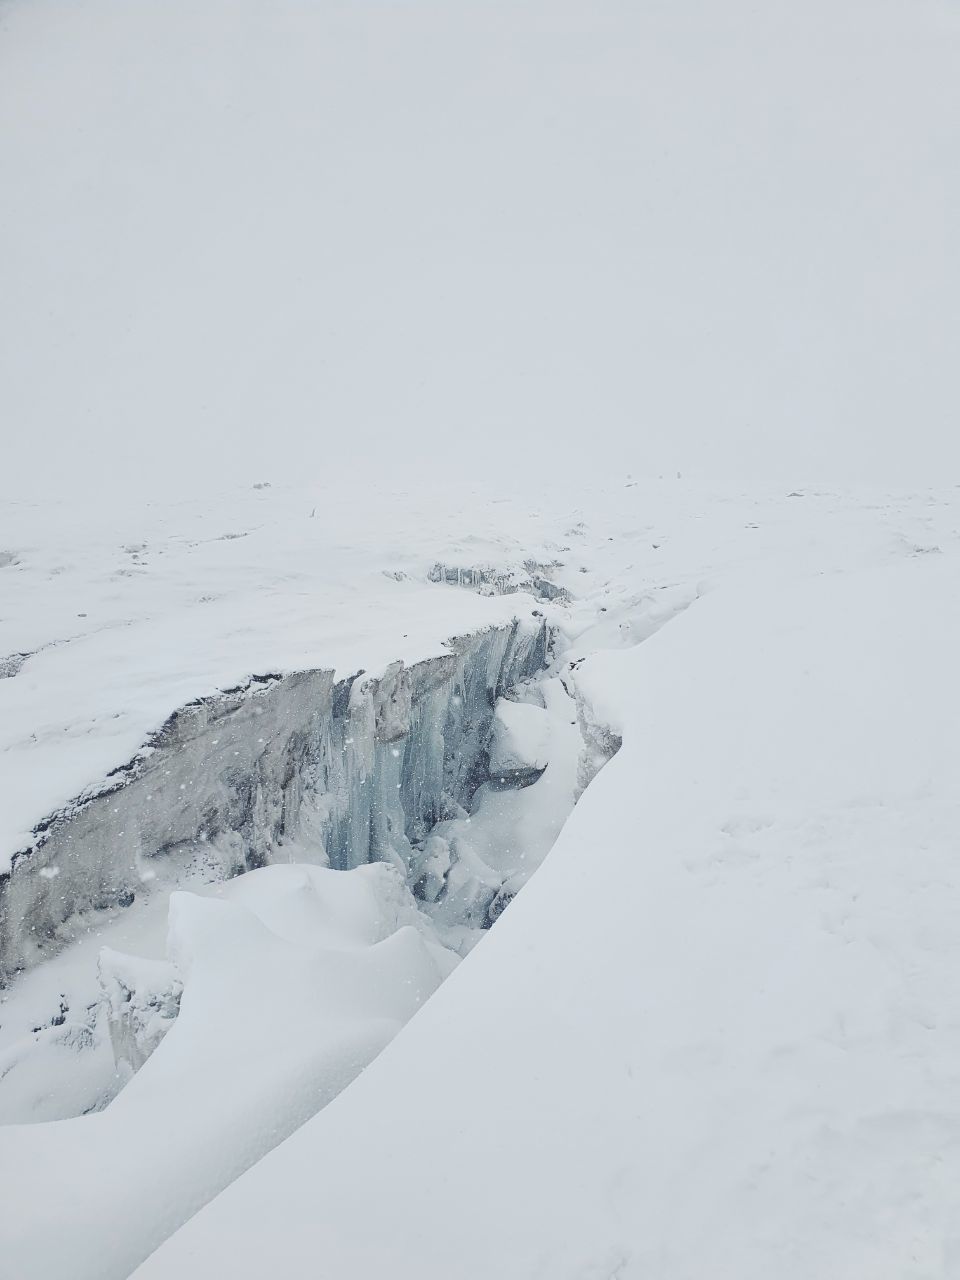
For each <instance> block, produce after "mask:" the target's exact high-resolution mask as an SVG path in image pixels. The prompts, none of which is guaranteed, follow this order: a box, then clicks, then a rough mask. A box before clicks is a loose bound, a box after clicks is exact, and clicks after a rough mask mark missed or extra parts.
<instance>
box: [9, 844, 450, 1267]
mask: <svg viewBox="0 0 960 1280" xmlns="http://www.w3.org/2000/svg"><path fill="white" fill-rule="evenodd" d="M456 960H457V958H456V956H454V955H453V954H452V953H451V952H450V951H448V950H447V949H446V948H445V947H443V946H442V945H441V944H440V943H439V941H438V940H437V938H436V935H435V933H434V931H433V929H432V927H431V925H430V923H429V922H428V921H427V920H426V919H425V918H424V917H423V916H422V915H421V914H420V913H419V911H418V910H417V908H416V905H415V903H414V901H413V899H412V897H411V896H410V894H409V891H408V890H407V889H406V887H405V885H404V883H403V881H402V879H401V878H400V876H399V875H398V874H397V873H396V872H395V871H394V870H392V869H391V868H390V867H388V866H386V865H384V864H376V865H371V866H365V867H359V868H357V869H356V870H353V871H331V870H329V869H328V868H324V867H316V866H305V865H297V864H293V865H288V866H273V867H267V868H264V869H262V870H260V871H254V872H251V873H249V874H248V875H246V876H243V877H241V878H240V879H238V880H234V881H231V882H229V883H227V884H224V885H220V886H217V887H216V888H215V889H212V890H208V891H207V892H206V893H205V894H203V895H201V894H194V893H185V892H179V893H175V894H173V895H172V896H171V899H170V915H169V936H168V959H167V960H166V961H150V960H144V959H141V958H139V957H134V956H125V955H121V954H119V953H117V952H115V951H110V950H107V949H105V950H104V951H103V952H102V953H101V959H100V974H101V982H102V984H103V987H104V990H105V992H106V996H107V1001H106V1003H107V1007H108V1015H109V1019H110V1031H111V1040H112V1043H113V1046H114V1051H115V1053H116V1055H117V1060H118V1070H121V1071H122V1072H124V1074H125V1075H130V1074H131V1072H132V1071H133V1070H135V1069H136V1068H138V1067H139V1070H136V1074H134V1075H132V1078H131V1079H130V1080H129V1083H127V1084H126V1086H125V1087H124V1088H123V1089H122V1091H121V1092H120V1093H119V1094H118V1096H117V1097H116V1098H115V1100H114V1101H113V1102H112V1103H111V1104H110V1105H109V1106H108V1107H107V1108H106V1110H104V1111H103V1112H101V1113H99V1114H93V1115H88V1116H83V1117H81V1118H79V1119H75V1120H65V1121H61V1122H58V1123H52V1124H35V1125H14V1126H10V1127H8V1128H6V1129H4V1131H3V1142H2V1144H0V1182H2V1185H3V1187H4V1196H3V1221H4V1232H3V1234H4V1268H7V1267H9V1269H10V1274H11V1275H16V1276H17V1277H18V1280H50V1278H51V1277H53V1276H68V1275H69V1276H70V1277H71V1278H72V1280H122V1278H123V1277H126V1276H127V1275H129V1273H130V1271H131V1269H132V1268H133V1267H134V1266H135V1265H136V1264H137V1262H138V1261H140V1259H141V1258H143V1257H144V1256H145V1255H146V1254H147V1253H148V1252H149V1251H150V1250H151V1249H152V1248H154V1247H155V1246H156V1245H157V1244H159V1243H160V1241H161V1240H162V1239H164V1238H165V1237H166V1236H168V1235H169V1234H170V1232H171V1231H172V1230H174V1229H175V1228H176V1227H177V1226H178V1225H179V1224H180V1223H181V1222H183V1221H184V1219H185V1218H187V1217H188V1216H189V1215H190V1214H191V1213H193V1212H195V1211H196V1209H197V1208H199V1207H200V1206H201V1205H202V1204H203V1203H204V1202H205V1201H206V1200H209V1199H210V1198H211V1196H213V1195H215V1194H216V1193H217V1192H218V1191H219V1190H220V1189H221V1188H222V1187H223V1186H225V1185H226V1184H227V1183H228V1182H230V1181H231V1180H232V1179H233V1178H235V1177H236V1176H237V1174H238V1173H240V1172H242V1170H243V1169H245V1168H246V1167H247V1166H248V1165H250V1164H251V1163H253V1162H254V1161H255V1160H256V1159H258V1158H259V1157H260V1156H262V1155H263V1154H264V1153H265V1152H266V1151H268V1150H269V1149H270V1148H271V1147H272V1146H275V1145H276V1143H278V1142H280V1141H281V1140H282V1139H283V1138H284V1137H286V1135H287V1134H288V1133H290V1132H291V1131H292V1130H294V1129H295V1128H296V1127H297V1126H298V1125H300V1124H302V1123H303V1121H304V1120H306V1119H307V1118H308V1117H309V1116H311V1115H312V1114H313V1113H314V1112H315V1111H316V1110H318V1108H320V1107H322V1106H324V1105H325V1104H326V1103H327V1102H329V1101H330V1099H331V1098H333V1097H334V1096H335V1095H336V1094H337V1093H339V1092H340V1090H341V1089H343V1088H344V1086H345V1085H346V1084H347V1083H348V1082H349V1081H350V1080H352V1079H353V1078H354V1077H355V1076H356V1075H357V1074H358V1073H359V1072H360V1071H362V1070H363V1068H364V1067H365V1066H366V1064H367V1063H368V1062H370V1060H371V1059H372V1058H373V1057H374V1056H375V1055H376V1054H377V1053H379V1052H380V1050H381V1049H382V1048H383V1047H384V1045H385V1044H386V1043H387V1042H388V1041H389V1040H390V1039H391V1038H392V1037H393V1036H394V1035H395V1034H396V1032H397V1031H398V1030H399V1028H400V1027H401V1026H402V1025H403V1023H404V1022H406V1021H407V1020H408V1019H409V1018H411V1017H412V1016H413V1014H414V1013H416V1011H417V1010H418V1009H419V1008H420V1006H421V1005H422V1004H423V1002H424V1001H425V1000H426V999H427V997H428V996H430V995H431V994H432V993H433V991H434V990H435V989H436V988H437V986H438V985H439V984H440V982H441V981H442V980H443V979H444V978H445V977H446V976H447V975H448V974H449V973H450V972H451V971H452V969H453V968H454V966H455V964H456ZM52 1204H56V1206H57V1229H56V1231H50V1230H47V1229H45V1227H44V1224H48V1223H49V1215H50V1206H51V1205H52ZM5 1274H6V1272H5Z"/></svg>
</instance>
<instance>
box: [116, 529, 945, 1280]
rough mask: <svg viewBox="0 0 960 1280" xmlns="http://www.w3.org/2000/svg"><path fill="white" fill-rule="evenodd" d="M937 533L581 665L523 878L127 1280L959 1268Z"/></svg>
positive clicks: (713, 610)
mask: <svg viewBox="0 0 960 1280" xmlns="http://www.w3.org/2000/svg"><path fill="white" fill-rule="evenodd" d="M929 511H931V508H928V507H923V506H921V507H920V508H919V510H918V513H917V514H918V515H919V514H920V512H924V513H926V512H929ZM952 522H953V517H952V516H950V517H948V524H952ZM943 550H944V552H945V554H939V555H937V554H927V555H919V554H916V553H914V554H910V555H896V556H892V555H890V554H889V553H888V554H887V556H885V557H876V558H873V557H871V559H872V560H874V562H873V563H867V564H864V565H863V566H861V567H859V568H851V567H846V568H843V569H839V568H838V567H837V566H836V565H835V564H833V563H831V562H830V561H829V560H823V559H821V560H819V561H817V560H811V562H810V563H809V565H808V567H807V572H806V573H803V574H797V573H795V572H792V573H782V572H776V573H770V572H763V573H759V574H758V575H757V577H756V578H755V579H754V580H753V581H752V582H749V583H744V584H742V585H740V586H737V587H730V588H728V589H724V588H720V589H718V590H716V591H714V592H712V593H709V594H707V595H706V596H704V597H703V598H702V599H700V600H698V601H697V602H696V604H695V605H693V606H692V607H691V608H690V609H688V610H687V611H686V612H685V613H684V614H683V616H682V617H680V618H678V619H676V620H675V621H674V622H672V623H671V625H670V626H669V627H666V628H664V629H663V630H661V631H660V632H659V634H658V635H656V636H654V637H653V638H652V639H650V640H649V641H647V642H646V643H644V644H642V645H640V646H639V647H630V648H625V649H620V650H616V651H612V652H609V651H608V652H599V653H596V654H594V655H592V656H590V657H588V658H586V659H585V661H584V662H583V664H582V666H581V667H580V668H579V669H578V672H577V681H578V686H579V688H580V689H581V691H582V694H583V696H584V697H585V698H587V699H588V700H589V701H590V702H591V703H592V705H593V707H594V709H595V711H596V713H597V714H598V715H599V716H600V717H602V718H603V719H605V720H607V721H608V722H609V723H610V724H611V725H613V726H615V727H616V728H617V729H618V731H620V732H622V734H623V747H622V749H621V751H620V753H619V754H618V755H617V756H616V758H615V759H614V760H613V761H612V762H611V763H610V764H609V765H608V766H607V768H606V769H605V770H604V771H603V772H602V773H601V774H600V775H599V777H598V778H597V779H596V781H595V782H594V783H593V784H592V786H591V787H590V788H589V789H588V791H587V792H586V794H585V795H584V796H583V798H582V799H581V801H580V804H579V805H578V807H577V808H576V810H575V811H574V814H573V816H572V817H571V819H570V821H569V822H568V824H567V826H566V827H565V829H564V831H563V833H562V834H561V836H560V839H559V841H558V843H557V845H556V847H555V848H554V850H553V852H552V853H551V855H550V857H549V858H548V859H547V862H546V863H545V865H544V866H543V867H542V868H541V870H540V871H539V872H538V873H537V875H536V877H535V878H534V880H533V882H532V883H531V885H530V886H529V887H528V889H527V890H526V891H525V892H524V893H523V894H522V895H521V896H520V897H519V898H518V900H517V901H516V902H515V903H514V904H513V905H512V906H511V908H510V909H509V911H507V912H506V914H505V915H504V917H503V919H502V920H501V921H500V922H499V923H498V924H497V926H496V927H495V929H494V930H493V932H492V934H491V935H490V937H489V938H488V939H487V940H486V941H485V942H484V944H483V946H482V947H480V948H479V949H478V950H477V951H476V952H474V953H473V954H472V955H471V956H470V957H468V959H467V960H466V961H465V962H464V963H463V964H462V965H461V966H460V968H459V969H458V971H457V972H456V973H455V974H454V975H453V976H452V977H451V979H450V980H449V982H448V983H446V984H445V986H444V987H443V988H442V989H441V990H440V991H439V992H438V994H437V995H436V997H434V999H433V1000H431V1002H430V1003H429V1004H428V1005H427V1006H426V1008H425V1009H424V1010H422V1012H421V1013H420V1014H419V1015H418V1017H417V1019H416V1020H415V1021H414V1022H413V1023H412V1024H411V1025H410V1026H409V1027H408V1028H407V1029H406V1030H405V1032H404V1033H403V1034H402V1035H401V1036H400V1037H398V1039H397V1040H396V1041H395V1042H394V1043H393V1045H392V1046H391V1047H390V1048H389V1049H388V1050H386V1051H385V1052H384V1054H383V1055H381V1057H380V1058H378V1059H377V1061H376V1062H375V1063H374V1064H373V1065H372V1066H371V1067H370V1068H369V1069H368V1071H367V1072H366V1073H365V1074H364V1075H363V1076H362V1077H361V1079H360V1080H358V1081H357V1082H356V1083H355V1084H354V1085H353V1086H352V1087H351V1089H349V1090H348V1091H347V1092H346V1093H344V1094H343V1095H341V1096H340V1097H339V1098H338V1099H337V1100H336V1101H335V1102H334V1103H333V1104H332V1105H331V1106H330V1107H329V1108H328V1109H327V1110H326V1111H324V1112H323V1113H322V1114H321V1115H320V1116H318V1117H317V1118H316V1119H314V1120H313V1121H311V1122H309V1123H308V1124H307V1125H306V1126H304V1127H303V1128H302V1129H301V1130H300V1131H299V1132H298V1133H297V1134H295V1135H294V1136H293V1137H292V1138H291V1139H289V1140H288V1141H287V1142H286V1143H284V1144H283V1145H282V1146H281V1147H280V1148H279V1149H278V1150H277V1151H275V1152H274V1153H273V1154H272V1155H271V1156H268V1157H267V1158H266V1159H264V1160H263V1161H262V1162H261V1163H260V1164H259V1165H258V1166H257V1167H256V1168H255V1169H253V1170H252V1171H251V1172H250V1173H248V1174H247V1175H245V1176H244V1177H242V1178H241V1179H239V1180H238V1181H237V1182H236V1183H235V1184H234V1185H233V1186H232V1187H231V1188H230V1189H229V1190H227V1191H226V1192H224V1193H223V1194H222V1195H221V1196H220V1197H219V1198H218V1199H217V1200H216V1201H214V1202H213V1203H212V1204H211V1205H210V1206H208V1208H207V1209H206V1210H204V1211H203V1212H202V1213H201V1214H199V1215H198V1216H197V1217H196V1218H195V1219H194V1220H193V1221H192V1222H190V1223H189V1224H188V1225H187V1226H186V1227H185V1228H183V1230H182V1231H181V1232H180V1233H179V1234H178V1235H177V1236H175V1237H174V1238H173V1239H172V1240H171V1241H169V1242H168V1244H167V1245H166V1246H165V1247H164V1248H162V1249H161V1250H160V1251H159V1252H158V1253H157V1254H156V1255H155V1257H154V1258H152V1259H151V1260H150V1262H149V1263H147V1264H145V1265H144V1267H143V1268H142V1269H141V1270H140V1271H138V1273H137V1275H138V1277H141V1276H142V1277H143V1280H160V1278H161V1277H164V1278H166V1277H174V1276H176V1277H193V1276H196V1277H200V1276H205V1275H209V1274H211V1273H219V1274H228V1275H231V1276H236V1277H244V1276H251V1277H253V1276H256V1275H260V1274H262V1273H263V1271H264V1270H266V1269H270V1270H272V1271H275V1272H279V1273H281V1274H283V1275H288V1276H299V1275H304V1276H305V1275H309V1274H314V1273H315V1271H316V1268H317V1266H318V1265H319V1266H320V1268H321V1271H322V1273H323V1274H329V1275H331V1276H338V1277H357V1280H360V1277H367V1276H370V1275H379V1274H390V1275H394V1276H397V1277H410V1278H411V1280H423V1278H424V1277H437V1280H440V1277H446V1276H449V1275H450V1274H451V1273H455V1274H456V1275H458V1276H462V1277H474V1276H475V1277H477V1278H478V1280H480V1278H481V1277H489V1276H491V1275H498V1276H505V1277H518V1278H519V1277H523V1278H524V1280H529V1278H531V1277H541V1276H542V1277H548V1276H549V1277H551V1280H557V1278H561V1280H567V1278H569V1280H583V1278H586V1277H590V1278H591V1280H593V1278H596V1280H600V1278H601V1277H602V1278H603V1280H607V1278H609V1277H614V1276H616V1277H637V1278H638V1280H639V1278H640V1277H644V1276H649V1275H651V1274H656V1275H658V1276H671V1277H691V1278H693V1277H697V1278H700V1277H703V1276H706V1275H709V1276H715V1277H720V1276H723V1277H731V1280H732V1278H733V1277H737V1280H746V1278H747V1277H756V1278H757V1280H760V1278H761V1277H769V1276H771V1275H776V1276H779V1277H796V1278H797V1280H800V1278H801V1277H804V1278H806V1277H809V1276H811V1275H816V1276H823V1277H841V1276H843V1277H853V1276H858V1277H859V1276H865V1275H869V1276H871V1277H889V1280H903V1277H906V1276H911V1277H921V1276H922V1277H934V1276H937V1277H940V1276H955V1275H957V1274H960V1272H958V1268H960V1236H958V1233H957V1217H956V1187H957V1185H958V1179H960V1082H958V1075H957V1061H958V1057H960V1020H958V1017H957V1013H956V1000H955V992H956V983H957V972H958V964H960V951H958V942H957V930H956V920H957V915H958V910H960V883H958V880H957V875H956V863H957V830H958V822H960V782H958V779H960V747H958V737H957V724H958V715H960V705H958V703H960V694H958V688H960V686H958V682H957V679H956V655H957V652H958V648H960V562H958V559H957V555H956V547H955V546H953V547H949V548H943ZM770 567H771V566H767V568H768V569H769V568H770ZM318 1260H320V1261H319V1262H318Z"/></svg>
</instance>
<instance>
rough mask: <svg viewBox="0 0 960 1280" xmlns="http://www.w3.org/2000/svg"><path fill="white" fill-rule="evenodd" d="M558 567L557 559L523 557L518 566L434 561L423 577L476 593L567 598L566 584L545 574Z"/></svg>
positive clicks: (568, 594)
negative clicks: (560, 583) (519, 592)
mask: <svg viewBox="0 0 960 1280" xmlns="http://www.w3.org/2000/svg"><path fill="white" fill-rule="evenodd" d="M562 567H563V566H562V564H561V562H560V561H559V560H554V561H551V562H550V563H543V562H541V561H539V560H524V562H523V565H522V567H521V566H518V567H516V568H512V569H511V568H504V567H503V566H502V565H486V564H473V565H457V564H443V563H442V562H440V561H438V562H437V563H436V564H435V565H434V566H433V568H432V569H431V570H430V572H429V574H428V575H427V577H428V578H429V580H430V581H431V582H444V583H447V584H448V585H449V586H457V587H468V588H469V589H470V590H471V591H477V592H479V593H480V595H490V596H506V595H513V594H514V593H515V592H517V591H525V592H527V593H528V594H529V595H532V596H536V597H537V599H539V600H569V599H570V593H569V592H568V591H567V589H566V587H559V586H557V584H556V583H555V582H551V581H550V579H549V578H548V577H547V576H546V575H547V574H548V573H549V572H550V571H551V570H553V569H560V568H562Z"/></svg>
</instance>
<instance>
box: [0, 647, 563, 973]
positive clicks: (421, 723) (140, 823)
mask: <svg viewBox="0 0 960 1280" xmlns="http://www.w3.org/2000/svg"><path fill="white" fill-rule="evenodd" d="M549 643H550V637H549V633H548V629H547V627H546V625H545V624H544V623H541V624H540V625H539V626H537V625H531V624H521V623H520V622H514V623H513V624H512V625H511V626H509V627H498V628H490V629H488V630H485V631H482V632H480V633H477V634H474V635H471V636H466V637H460V638H457V639H455V640H453V641H451V642H450V643H449V645H448V649H449V652H447V653H445V654H442V655H440V656H437V657H434V658H429V659H427V660H425V661H423V662H420V663H417V664H415V665H413V666H410V667H406V666H404V665H403V664H402V663H395V664H393V665H391V666H390V667H388V668H387V670H386V671H384V672H382V673H381V674H380V675H378V676H368V675H366V674H364V673H362V672H361V673H358V674H357V675H355V676H351V677H349V678H347V679H342V680H338V679H337V678H336V675H335V673H334V672H332V671H326V670H313V671H303V672H297V673H293V674H289V675H264V676H257V677H253V678H252V679H251V681H250V683H249V684H248V685H246V686H244V687H242V688H237V689H232V690H226V691H222V692H219V693H217V694H215V695H213V696H211V697H206V698H200V699H197V700H196V701H194V702H192V703H189V704H188V705H186V706H184V707H182V708H180V710H178V711H177V712H175V713H174V714H173V715H172V716H171V717H170V718H169V719H168V720H167V722H166V724H164V725H163V727H162V728H161V729H160V730H159V731H158V733H157V734H156V735H155V736H154V737H153V739H152V740H151V741H150V742H149V743H148V744H147V746H146V747H145V748H144V749H143V751H142V752H140V753H139V754H138V755H137V756H136V757H135V758H134V759H133V760H132V761H130V762H129V763H128V764H127V765H124V766H122V767H121V768H119V769H117V770H116V771H115V772H114V774H113V776H112V777H110V778H108V779H107V780H106V781H105V783H104V784H103V786H102V787H101V788H99V789H98V790H97V792H96V793H94V794H89V795H86V796H83V797H80V798H78V799H77V800H76V801H75V802H73V803H72V804H71V805H69V806H68V807H67V808H65V809H64V810H62V811H60V812H58V813H55V814H53V815H51V816H50V817H49V818H47V819H46V820H45V821H44V822H42V823H40V824H38V826H37V828H36V830H35V840H34V842H33V844H32V845H31V846H30V847H29V848H27V849H24V850H21V851H19V852H18V853H17V854H16V856H15V857H14V859H13V866H12V870H11V872H10V873H9V874H8V875H6V876H4V877H3V879H2V880H0V983H3V982H5V981H7V980H9V978H10V977H11V976H12V975H13V974H15V973H16V972H18V971H20V970H22V969H25V968H29V967H30V966H31V965H33V964H35V963H36V962H37V961H38V960H40V959H41V958H42V957H43V956H44V955H45V954H49V953H50V952H51V951H54V950H56V949H57V948H58V947H59V946H61V945H63V944H64V943H65V942H67V941H69V940H70V939H71V937H73V936H74V934H75V932H76V929H77V927H78V925H79V924H80V923H81V922H82V918H83V915H84V913H86V912H89V911H91V910H96V909H102V908H109V907H115V906H122V905H125V904H127V903H129V902H131V901H133V899H134V897H135V896H136V895H137V894H138V893H140V892H142V891H143V889H144V886H145V884H149V883H150V881H151V880H153V879H154V878H155V877H156V876H157V875H158V874H161V875H162V876H163V877H164V878H165V879H166V880H167V881H174V882H176V881H177V880H178V879H180V878H181V877H184V876H186V875H188V874H189V873H191V872H192V871H195V870H196V869H197V867H198V865H199V866H200V868H201V869H202V870H203V871H205V872H206V873H207V874H209V875H211V876H213V877H217V876H219V877H223V878H226V877H229V876H233V875H236V874H238V873H240V872H242V871H246V870H249V869H251V868H254V867H260V866H263V865H266V864H268V863H270V862H279V861H284V860H285V857H284V849H283V846H284V842H285V841H287V840H293V839H296V840H297V841H298V846H299V847H298V856H300V857H302V852H303V847H304V846H306V847H308V848H310V849H312V850H315V851H316V858H317V861H318V862H329V864H330V865H331V866H333V867H337V868H348V867H354V866H359V865H360V864H362V863H365V862H370V861H387V862H392V863H394V864H395V865H397V866H398V867H400V868H401V869H402V870H403V871H404V874H405V875H406V876H407V877H408V880H409V882H410V883H411V884H414V883H416V881H417V880H418V879H419V877H420V873H421V863H422V861H423V858H424V854H423V853H422V847H423V842H424V840H425V837H426V835H427V833H428V832H429V829H430V828H431V826H433V824H434V823H436V822H437V821H439V820H440V819H442V818H444V817H450V816H453V815H455V814H456V813H457V812H458V811H460V810H461V809H462V807H464V806H466V805H467V804H468V803H469V801H470V799H471V797H472V795H473V793H474V792H475V791H476V789H477V787H478V786H479V785H480V784H481V783H482V782H484V781H485V780H486V778H487V775H488V767H489V750H488V749H489V741H490V735H491V731H492V725H493V709H494V705H495V702H496V699H497V698H498V697H499V696H501V695H502V694H503V693H504V692H505V691H506V690H507V689H509V688H510V687H511V686H512V685H513V684H515V683H516V682H518V681H521V680H525V679H527V678H529V677H530V676H532V675H534V674H536V673H537V672H538V671H540V670H542V669H543V667H544V666H545V665H546V662H547V656H548V649H549Z"/></svg>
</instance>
